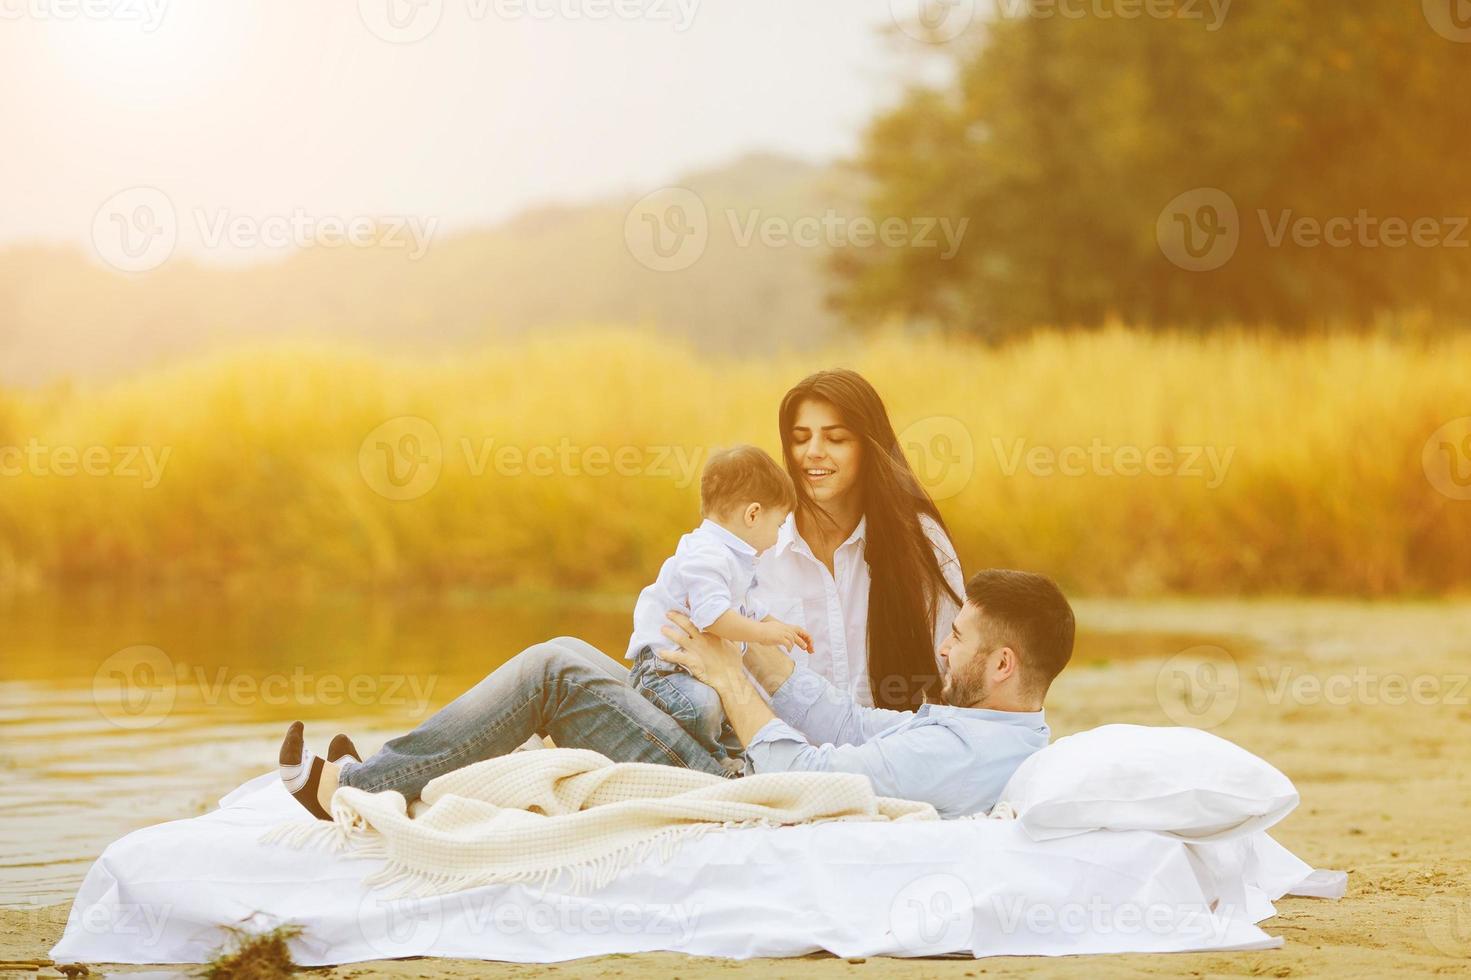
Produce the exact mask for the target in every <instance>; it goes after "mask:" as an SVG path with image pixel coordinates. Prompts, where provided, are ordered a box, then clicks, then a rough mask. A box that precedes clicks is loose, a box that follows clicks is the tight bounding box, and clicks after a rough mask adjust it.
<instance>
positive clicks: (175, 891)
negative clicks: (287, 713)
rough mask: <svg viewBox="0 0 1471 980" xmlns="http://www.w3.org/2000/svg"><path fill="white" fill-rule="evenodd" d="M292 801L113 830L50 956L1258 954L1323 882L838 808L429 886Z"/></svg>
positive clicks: (1134, 847) (1249, 844)
mask: <svg viewBox="0 0 1471 980" xmlns="http://www.w3.org/2000/svg"><path fill="white" fill-rule="evenodd" d="M303 816H304V815H303V814H302V812H301V810H300V809H299V808H298V807H297V805H296V803H295V802H294V801H292V800H291V798H290V797H289V796H287V795H286V793H285V791H284V790H283V789H282V788H281V785H280V782H279V780H278V779H277V778H276V777H275V775H274V774H267V775H264V776H261V777H259V778H257V779H254V780H251V781H250V782H248V783H246V784H245V785H243V786H241V787H240V788H239V789H237V790H235V791H234V792H233V793H231V794H230V795H229V796H227V797H225V798H224V799H223V800H221V801H220V808H219V809H218V810H215V811H212V812H210V813H208V814H205V815H204V816H200V817H195V818H193V819H189V820H179V821H174V822H171V823H166V824H161V825H159V826H155V827H148V828H145V829H143V830H139V831H137V832H135V833H132V834H129V835H128V836H126V837H124V838H122V839H121V840H119V841H116V842H115V843H113V844H112V845H110V846H109V847H108V848H107V849H106V850H105V851H104V852H103V854H102V856H101V857H100V858H99V859H98V860H97V862H96V863H95V864H94V865H93V867H92V868H91V870H90V871H89V872H88V874H87V877H86V879H85V881H84V882H83V884H82V887H81V889H80V890H79V892H78V894H77V898H76V902H75V904H74V906H73V909H72V913H71V918H70V920H69V921H68V924H67V928H66V932H65V934H64V935H63V936H62V938H61V941H60V942H59V943H58V944H57V945H56V947H55V949H53V950H52V951H51V956H52V959H53V960H55V961H56V962H58V963H70V962H93V963H199V962H204V961H206V960H207V959H209V957H210V955H211V954H212V952H213V951H214V950H215V949H216V948H217V947H218V946H219V945H220V943H221V941H222V940H223V939H224V938H225V936H224V933H223V931H222V929H221V926H222V925H225V924H244V925H248V926H249V927H251V928H263V927H269V926H271V925H275V924H279V923H284V922H291V923H295V924H296V925H299V926H300V927H302V930H303V932H302V935H301V937H300V938H298V939H297V940H294V941H293V943H292V951H293V955H294V956H295V958H296V961H297V962H298V963H301V964H303V965H309V966H317V965H326V964H335V963H349V962H357V961H362V960H372V959H385V958H394V957H402V956H445V957H468V958H479V959H490V960H506V961H514V962H524V963H545V962H557V961H562V960H568V959H574V958H577V957H583V956H595V955H605V954H611V953H637V952H648V951H655V950H669V951H674V952H681V953H689V954H694V955H702V956H722V957H754V956H798V955H804V954H807V953H812V952H817V951H822V950H826V951H828V952H831V953H834V954H836V955H838V956H934V955H943V954H965V955H974V956H993V955H1049V956H1051V955H1064V954H1075V953H1119V952H1173V951H1186V950H1226V949H1265V948H1270V947H1274V946H1278V945H1280V944H1281V943H1280V940H1277V939H1274V938H1272V937H1270V936H1268V935H1267V934H1266V933H1265V932H1263V931H1262V930H1261V929H1260V928H1258V927H1257V926H1256V925H1255V922H1257V921H1260V920H1261V919H1263V918H1265V917H1267V916H1270V915H1272V914H1273V912H1274V910H1273V908H1272V905H1271V901H1272V900H1273V899H1276V898H1278V897H1280V896H1281V895H1282V894H1284V893H1287V892H1289V891H1297V892H1299V893H1309V894H1317V895H1320V896H1322V897H1337V895H1341V894H1342V882H1341V880H1340V879H1341V875H1340V876H1336V877H1335V876H1334V875H1333V874H1332V873H1323V872H1319V873H1317V874H1316V875H1315V874H1314V873H1313V871H1312V869H1311V868H1310V867H1309V866H1308V865H1306V864H1304V863H1303V862H1301V861H1299V860H1298V859H1297V858H1295V857H1293V856H1292V855H1291V854H1290V853H1288V852H1287V851H1286V850H1285V849H1284V848H1282V847H1280V846H1279V845H1277V844H1276V843H1275V842H1274V841H1272V840H1271V838H1269V837H1268V836H1267V835H1266V834H1258V835H1256V836H1255V837H1254V838H1250V839H1246V840H1242V841H1236V842H1226V843H1223V844H1215V845H1187V844H1184V843H1182V842H1181V841H1179V840H1176V839H1174V838H1169V837H1164V836H1161V835H1158V834H1152V833H1145V832H1138V831H1131V832H1127V833H1119V832H1112V831H1095V832H1093V833H1089V834H1084V835H1081V836H1077V837H1070V838H1064V839H1060V840H1053V841H1046V842H1036V841H1032V840H1031V839H1029V838H1028V837H1027V836H1026V835H1025V833H1024V832H1023V831H1022V829H1021V827H1020V826H1019V825H1018V824H1017V823H1016V822H1015V821H992V820H961V821H945V822H938V823H928V824H926V823H917V824H881V823H836V824H825V825H819V826H799V827H784V828H770V829H766V828H761V829H746V830H733V831H724V832H715V833H710V834H707V835H706V836H704V837H701V838H699V839H694V840H690V841H687V842H685V843H684V844H682V845H680V847H679V848H678V850H677V851H676V852H675V853H674V854H673V856H672V857H671V858H670V859H669V860H667V861H661V860H654V861H651V862H649V863H646V864H643V865H640V866H637V867H634V868H629V869H627V870H625V871H624V872H623V873H622V874H620V875H619V877H618V878H617V879H616V880H615V881H613V882H612V883H611V884H609V885H608V886H606V887H604V888H602V889H599V890H597V891H596V892H594V893H592V894H588V895H582V896H573V895H569V894H564V893H560V892H556V891H549V892H546V893H543V892H542V890H541V889H540V888H538V887H536V886H527V885H494V886H488V887H483V888H475V889H471V890H468V891H465V892H460V893H457V894H454V895H448V896H441V897H436V898H422V899H404V898H397V897H395V896H394V894H393V892H392V890H377V891H374V890H369V889H366V888H365V887H364V886H363V885H362V883H361V882H362V879H363V878H364V877H365V876H366V874H367V873H368V872H370V871H371V870H374V869H375V868H376V862H373V861H369V860H364V859H360V858H348V857H344V856H342V855H337V854H331V853H327V852H325V851H323V850H321V849H308V850H297V849H294V848H290V847H285V846H282V845H271V844H263V843H261V842H260V836H261V834H262V833H263V831H265V830H266V829H268V828H270V827H273V826H275V825H277V824H279V823H281V822H282V821H283V820H295V819H301V818H302V817H303Z"/></svg>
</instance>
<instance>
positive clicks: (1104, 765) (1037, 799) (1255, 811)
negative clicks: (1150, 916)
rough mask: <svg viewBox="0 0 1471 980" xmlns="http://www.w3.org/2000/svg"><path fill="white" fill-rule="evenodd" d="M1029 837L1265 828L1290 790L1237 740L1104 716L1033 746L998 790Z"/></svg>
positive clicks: (1292, 802)
mask: <svg viewBox="0 0 1471 980" xmlns="http://www.w3.org/2000/svg"><path fill="white" fill-rule="evenodd" d="M1001 799H1002V801H1004V802H1007V803H1010V804H1011V805H1012V806H1013V807H1014V808H1015V809H1016V810H1017V812H1018V813H1019V814H1020V819H1021V822H1022V826H1023V828H1024V829H1025V830H1026V832H1027V834H1028V835H1029V836H1030V837H1031V838H1032V839H1033V840H1049V839H1051V838H1054V837H1068V836H1071V835H1073V834H1082V833H1087V832H1088V831H1090V830H1153V831H1157V832H1159V833H1162V834H1169V835H1171V836H1174V837H1180V838H1183V839H1185V840H1227V839H1229V838H1232V837H1239V836H1241V835H1243V834H1251V833H1255V832H1257V831H1260V830H1266V829H1267V828H1268V827H1270V826H1272V825H1273V824H1274V823H1276V822H1277V821H1279V820H1281V819H1282V818H1283V817H1285V816H1287V814H1289V813H1291V812H1292V810H1293V808H1294V807H1296V806H1297V803H1298V795H1297V789H1296V788H1295V787H1294V786H1293V785H1292V780H1290V779H1288V778H1287V777H1286V776H1284V775H1283V774H1282V773H1281V772H1279V771H1278V770H1277V769H1275V768H1273V767H1272V766H1271V765H1268V764H1267V763H1266V762H1264V761H1263V760H1261V759H1259V758H1257V757H1256V756H1254V755H1252V754H1251V753H1250V752H1248V751H1246V750H1245V749H1243V748H1242V747H1241V746H1239V745H1236V744H1235V743H1233V742H1228V741H1226V740H1225V739H1224V738H1220V737H1219V736H1216V735H1212V734H1210V733H1209V732H1203V731H1200V730H1199V729H1195V728H1150V727H1147V726H1144V725H1104V726H1103V727H1101V728H1095V729H1093V730H1092V731H1087V732H1078V733H1077V734H1076V735H1068V736H1066V737H1065V738H1060V739H1058V740H1057V741H1056V742H1053V743H1052V744H1051V745H1049V746H1047V748H1045V749H1042V750H1041V751H1040V752H1037V753H1035V754H1033V755H1032V756H1031V757H1030V758H1028V759H1027V760H1026V761H1025V762H1023V763H1022V764H1021V766H1020V767H1019V768H1018V769H1017V771H1016V772H1015V773H1013V774H1012V777H1011V780H1010V781H1009V782H1008V783H1007V784H1006V788H1005V789H1003V790H1002V791H1001Z"/></svg>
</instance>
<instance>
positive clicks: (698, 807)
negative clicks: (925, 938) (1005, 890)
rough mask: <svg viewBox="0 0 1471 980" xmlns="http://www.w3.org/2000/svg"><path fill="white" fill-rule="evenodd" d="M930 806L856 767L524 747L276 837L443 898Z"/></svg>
mask: <svg viewBox="0 0 1471 980" xmlns="http://www.w3.org/2000/svg"><path fill="white" fill-rule="evenodd" d="M938 819H939V816H938V815H937V814H936V813H935V808H934V807H932V806H930V804H928V803H914V802H910V801H908V800H895V799H888V798H885V797H879V796H875V795H874V792H873V787H872V785H871V784H870V783H869V781H868V779H867V778H866V777H864V776H859V775H854V774H851V773H808V772H787V773H765V774H758V775H755V776H747V777H745V778H743V779H724V778H722V777H720V776H714V775H710V774H709V773H703V772H698V771H696V770H693V769H681V768H677V767H674V766H659V765H650V764H647V763H631V762H623V763H615V762H613V761H612V760H611V759H609V758H607V757H606V756H603V755H599V754H598V753H596V752H591V751H588V750H586V749H547V750H545V751H540V752H517V753H513V754H511V755H505V756H501V757H500V758H496V759H488V760H486V761H484V762H477V763H475V764H474V765H470V766H466V767H465V768H463V769H457V770H455V771H454V772H450V773H446V774H444V775H443V776H440V777H438V778H437V779H434V780H433V781H431V782H430V783H429V784H428V785H427V786H425V787H424V791H423V793H422V794H421V802H419V803H416V804H415V805H414V808H413V813H412V814H410V813H409V811H408V808H407V807H406V806H405V802H404V797H403V796H402V795H401V794H399V793H396V792H393V791H391V790H390V791H387V792H383V793H368V792H364V791H363V790H359V789H353V788H352V787H349V786H344V787H341V788H340V789H338V790H337V792H336V794H334V795H333V797H332V822H331V823H325V822H322V821H317V822H314V823H312V824H300V823H294V824H290V825H287V826H285V827H279V828H277V829H276V830H274V831H272V832H271V833H270V834H268V835H267V838H268V839H270V840H275V841H283V842H287V843H293V844H296V845H298V846H304V845H308V844H310V843H324V844H330V845H331V846H335V847H336V848H338V849H341V850H346V851H347V852H348V853H350V854H352V855H353V856H360V857H374V858H381V859H383V861H384V862H385V863H384V867H383V869H382V870H380V871H378V872H376V873H375V874H373V875H372V876H370V877H369V878H368V879H367V882H366V883H367V884H368V885H370V886H372V885H384V884H399V885H401V886H403V890H404V891H405V892H407V893H410V894H420V895H434V894H442V893H445V892H451V891H458V890H460V889H463V888H471V887H474V886H477V885H486V884H492V883H496V882H512V881H531V882H538V881H539V882H541V883H542V884H543V885H544V886H551V885H555V884H556V883H557V882H558V881H559V879H561V878H562V876H564V875H566V876H568V877H569V878H570V886H571V889H572V891H574V892H580V891H584V890H586V889H588V888H589V887H600V886H602V885H604V884H606V883H607V882H608V881H610V880H611V879H612V878H613V877H614V876H615V875H617V873H618V872H619V870H621V869H622V868H623V867H625V866H626V865H628V864H629V863H634V862H638V861H641V860H643V859H644V858H646V857H647V856H649V855H650V854H651V853H653V852H654V850H655V849H656V848H658V849H659V851H660V854H661V855H662V856H665V857H667V856H668V855H669V854H670V853H672V852H673V850H674V848H675V846H676V845H678V844H679V843H680V842H682V841H683V840H684V839H685V838H688V837H693V836H698V835H700V834H702V833H705V832H706V831H709V830H712V829H715V828H720V827H751V826H779V825H786V824H799V823H815V822H818V821H826V820H938Z"/></svg>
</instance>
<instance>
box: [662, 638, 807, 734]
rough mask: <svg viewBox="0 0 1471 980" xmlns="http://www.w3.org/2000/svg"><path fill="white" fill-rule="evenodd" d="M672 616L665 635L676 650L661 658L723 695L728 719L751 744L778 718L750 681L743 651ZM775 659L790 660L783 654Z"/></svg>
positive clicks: (722, 705)
mask: <svg viewBox="0 0 1471 980" xmlns="http://www.w3.org/2000/svg"><path fill="white" fill-rule="evenodd" d="M668 616H669V622H670V624H671V625H669V626H665V627H664V628H663V630H662V632H663V633H664V635H665V636H666V637H668V638H669V642H671V643H673V644H674V646H675V648H676V649H674V650H664V651H661V652H660V653H659V656H661V657H663V658H664V659H665V660H667V661H669V662H670V663H672V664H679V666H681V667H683V668H684V669H685V670H687V671H689V672H690V673H691V674H693V675H694V676H695V678H696V679H697V680H701V681H704V682H705V683H706V684H709V685H710V686H711V687H712V688H714V689H715V693H716V694H719V695H720V704H721V707H723V708H724V709H725V718H726V720H727V721H729V722H730V727H731V728H733V729H735V733H736V737H737V738H739V739H740V740H741V745H743V746H744V745H750V744H751V740H752V739H753V738H755V737H756V734H757V733H758V732H760V731H761V728H762V726H764V725H766V724H767V723H768V722H770V721H772V720H773V719H775V718H776V715H774V714H772V713H771V709H770V708H769V707H767V705H766V702H765V701H763V700H762V699H761V695H759V694H758V693H756V688H754V687H752V686H751V682H750V681H749V680H748V679H747V678H746V672H745V668H744V667H743V666H742V665H741V651H740V648H739V647H737V646H736V645H735V644H734V643H731V642H730V641H729V640H722V639H720V638H719V637H718V636H713V635H711V634H710V633H702V632H700V628H699V627H698V626H696V625H695V624H694V623H693V622H691V621H690V618H689V617H688V616H686V615H685V614H684V613H682V612H679V611H678V610H675V611H673V612H670V613H669V614H668ZM774 656H777V657H780V658H781V659H782V660H786V657H785V656H784V655H783V654H780V653H777V654H774Z"/></svg>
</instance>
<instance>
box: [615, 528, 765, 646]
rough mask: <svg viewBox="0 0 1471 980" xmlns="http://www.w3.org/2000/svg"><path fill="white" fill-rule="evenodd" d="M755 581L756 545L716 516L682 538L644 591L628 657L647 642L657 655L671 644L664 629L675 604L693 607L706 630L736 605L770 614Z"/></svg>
mask: <svg viewBox="0 0 1471 980" xmlns="http://www.w3.org/2000/svg"><path fill="white" fill-rule="evenodd" d="M755 580H756V549H755V548H753V547H751V546H750V545H749V544H747V543H746V542H745V541H742V540H741V539H740V538H739V537H738V536H736V535H735V534H733V533H732V532H730V531H728V530H726V529H725V528H723V527H721V526H720V525H719V524H716V523H715V522H714V521H711V520H705V521H702V522H701V523H700V526H699V527H697V528H695V529H694V530H693V531H691V532H690V533H688V534H686V535H684V536H683V537H681V538H680V539H679V545H678V547H676V548H675V549H674V554H673V555H671V556H670V557H669V559H668V560H667V561H665V562H664V564H663V566H662V567H661V568H660V569H659V577H658V578H656V579H655V580H654V581H653V583H652V584H650V585H649V586H648V587H647V588H645V589H644V590H643V591H642V592H640V593H639V595H638V602H637V603H635V604H634V607H633V636H632V637H630V638H629V641H628V650H627V652H626V653H625V654H624V656H625V658H627V659H628V660H632V659H634V658H635V657H636V656H637V655H638V652H639V651H640V650H642V649H643V648H644V647H646V646H647V647H652V648H653V649H654V652H655V653H656V654H657V653H659V651H661V650H667V649H669V648H670V646H671V644H670V642H669V640H668V639H666V638H665V636H664V634H663V633H662V632H661V630H662V629H663V627H665V626H667V625H669V620H668V618H667V614H668V612H669V611H670V610H671V609H684V610H687V611H688V613H689V617H690V619H692V620H694V623H695V625H696V626H698V627H699V628H700V629H702V630H703V629H709V628H710V624H712V623H714V622H715V620H717V619H719V618H720V617H721V615H723V614H724V613H725V612H726V611H728V610H731V609H734V610H736V612H738V613H740V614H741V615H742V616H745V617H747V618H748V619H753V620H761V619H764V618H766V616H767V615H768V610H767V609H766V606H765V604H764V603H762V602H761V601H760V600H759V599H758V598H757V597H756V596H755V595H753V593H752V586H753V585H754V584H755Z"/></svg>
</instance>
